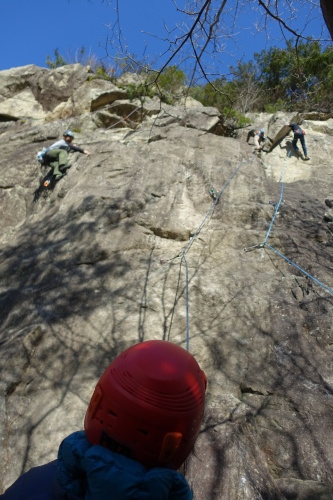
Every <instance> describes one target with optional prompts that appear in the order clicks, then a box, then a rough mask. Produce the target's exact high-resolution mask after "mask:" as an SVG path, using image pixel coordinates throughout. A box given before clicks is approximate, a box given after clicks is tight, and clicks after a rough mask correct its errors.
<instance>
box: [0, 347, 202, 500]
mask: <svg viewBox="0 0 333 500" xmlns="http://www.w3.org/2000/svg"><path fill="white" fill-rule="evenodd" d="M206 384H207V380H206V376H205V374H204V372H203V371H202V370H201V369H200V367H199V365H198V363H197V362H196V360H195V358H194V357H193V356H192V355H191V354H190V353H189V352H188V351H186V350H185V349H183V348H182V347H179V346H177V345H176V344H173V343H171V342H167V341H163V340H151V341H146V342H141V343H139V344H136V345H134V346H132V347H130V348H129V349H126V350H125V351H124V352H123V353H122V354H120V355H119V356H118V357H117V358H116V359H115V360H114V361H113V362H112V363H111V364H110V365H109V367H108V368H107V369H106V370H105V372H104V373H103V374H102V376H101V378H100V380H99V381H98V383H97V385H96V387H95V391H94V393H93V395H92V397H91V400H90V403H89V406H88V409H87V412H86V416H85V421H84V431H78V432H74V433H73V434H71V435H70V436H68V437H67V438H65V439H64V441H63V442H62V443H61V445H60V447H59V451H58V459H57V460H55V461H53V462H50V463H48V464H46V465H43V466H41V467H35V468H33V469H31V470H30V471H28V472H26V473H25V474H23V475H22V476H21V477H20V478H19V479H18V480H17V481H16V482H15V483H14V484H13V485H12V486H11V487H10V488H8V490H7V491H6V492H5V493H4V494H3V495H0V499H1V500H106V499H108V498H110V499H111V498H112V500H192V498H193V496H192V492H191V490H190V487H189V485H188V483H187V481H186V479H185V477H184V476H183V475H182V474H181V473H180V472H178V469H179V467H180V466H181V465H182V464H183V462H184V461H185V460H186V458H187V457H188V455H189V454H190V452H191V450H192V448H193V446H194V443H195V441H196V439H197V437H198V434H199V430H200V425H201V420H202V416H203V410H204V402H205V391H206Z"/></svg>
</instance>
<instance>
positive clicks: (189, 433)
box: [84, 340, 207, 469]
mask: <svg viewBox="0 0 333 500" xmlns="http://www.w3.org/2000/svg"><path fill="white" fill-rule="evenodd" d="M206 384H207V381H206V376H205V374H204V372H203V371H202V370H201V369H200V367H199V365H198V363H197V362H196V360H195V359H194V357H193V356H192V355H191V354H190V353H189V352H187V351H186V350H185V349H183V348H182V347H179V346H177V345H175V344H172V343H171V342H166V341H163V340H150V341H147V342H141V343H139V344H136V345H134V346H132V347H130V348H129V349H127V350H125V351H124V352H123V353H122V354H120V355H119V356H118V357H117V358H116V359H115V360H114V361H113V362H112V363H111V364H110V366H109V367H108V368H107V369H106V370H105V372H104V373H103V375H102V376H101V378H100V380H99V382H98V383H97V386H96V388H95V391H94V393H93V396H92V398H91V400H90V403H89V406H88V410H87V413H86V416H85V422H84V428H85V432H86V435H87V438H88V440H89V441H90V442H91V443H92V444H100V445H102V446H105V447H106V448H109V449H111V450H112V451H115V452H117V453H121V454H123V455H125V456H128V457H129V458H133V459H134V460H137V461H138V462H141V463H142V464H143V465H145V466H146V467H147V468H151V467H170V468H172V469H178V468H179V467H180V466H181V464H182V463H183V462H184V461H185V459H186V458H187V456H188V455H189V453H190V452H191V450H192V448H193V446H194V443H195V441H196V439H197V436H198V433H199V430H200V424H201V419H202V416H203V410H204V402H205V390H206Z"/></svg>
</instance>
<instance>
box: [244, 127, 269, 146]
mask: <svg viewBox="0 0 333 500" xmlns="http://www.w3.org/2000/svg"><path fill="white" fill-rule="evenodd" d="M251 137H253V140H254V145H255V149H257V150H260V149H261V143H262V142H265V140H266V139H265V130H264V129H263V128H260V129H255V128H254V129H252V130H250V131H249V133H248V134H247V139H246V142H247V143H248V142H249V140H250V138H251Z"/></svg>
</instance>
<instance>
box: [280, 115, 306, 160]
mask: <svg viewBox="0 0 333 500" xmlns="http://www.w3.org/2000/svg"><path fill="white" fill-rule="evenodd" d="M286 125H288V126H289V127H290V128H291V130H292V131H293V132H294V139H293V142H292V146H293V148H294V150H295V151H296V153H297V154H298V155H300V154H301V153H300V151H299V149H298V147H297V142H298V140H299V141H300V143H301V145H302V149H303V153H304V160H310V158H309V157H308V151H307V147H306V143H305V137H304V136H305V132H304V130H302V129H301V127H300V126H299V125H298V124H297V123H294V122H293V123H287V124H286Z"/></svg>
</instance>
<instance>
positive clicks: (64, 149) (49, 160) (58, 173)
mask: <svg viewBox="0 0 333 500" xmlns="http://www.w3.org/2000/svg"><path fill="white" fill-rule="evenodd" d="M63 137H64V138H63V139H61V140H60V141H57V142H55V143H54V144H52V146H50V147H49V148H48V149H47V150H46V152H45V154H44V165H49V166H51V167H52V169H53V176H54V178H55V180H57V181H58V180H59V179H61V178H62V177H63V175H64V172H65V170H66V169H67V168H69V167H68V166H67V159H68V153H69V152H70V151H78V152H79V153H84V154H85V155H90V154H91V153H90V152H89V151H87V150H86V149H82V148H80V147H79V146H76V145H75V144H72V142H73V139H74V134H73V132H72V131H71V130H66V131H65V132H64V135H63Z"/></svg>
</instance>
